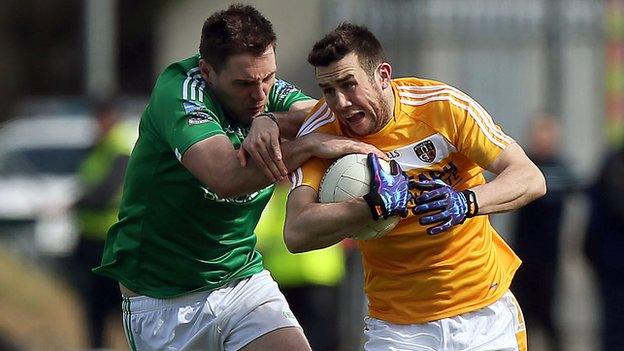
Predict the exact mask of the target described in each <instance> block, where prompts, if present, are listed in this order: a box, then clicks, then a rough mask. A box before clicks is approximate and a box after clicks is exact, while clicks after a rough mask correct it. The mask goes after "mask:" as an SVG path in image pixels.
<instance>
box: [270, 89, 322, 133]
mask: <svg viewBox="0 0 624 351" xmlns="http://www.w3.org/2000/svg"><path fill="white" fill-rule="evenodd" d="M316 102H317V101H316V100H314V99H310V100H303V101H298V102H296V103H294V104H293V105H292V106H291V107H290V110H288V111H284V112H273V114H274V115H275V117H277V123H278V125H279V132H280V137H281V138H282V139H286V140H292V139H294V138H295V137H296V136H297V133H298V132H299V128H301V125H302V124H303V121H304V120H305V118H306V116H307V115H308V113H309V112H310V110H311V109H312V107H313V106H314V105H315V104H316Z"/></svg>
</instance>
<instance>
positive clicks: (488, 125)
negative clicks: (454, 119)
mask: <svg viewBox="0 0 624 351" xmlns="http://www.w3.org/2000/svg"><path fill="white" fill-rule="evenodd" d="M443 87H446V88H450V89H442V90H437V91H435V92H433V93H428V94H414V93H409V92H404V91H400V92H399V96H403V97H407V99H401V102H402V103H404V104H407V105H412V106H418V105H425V104H427V103H429V102H432V101H449V102H450V103H452V104H453V105H455V106H457V107H459V108H461V109H463V110H465V111H467V112H468V114H469V115H470V117H472V119H474V120H475V122H477V125H478V126H479V128H480V129H481V131H482V132H483V134H485V136H486V137H487V138H488V139H489V140H490V141H491V142H492V143H494V144H496V145H497V146H499V147H500V148H504V147H505V145H504V144H502V143H501V141H503V142H506V143H508V144H509V143H512V142H513V139H512V138H510V137H509V136H507V135H505V133H503V132H502V131H501V130H500V129H499V128H498V127H497V126H496V125H495V124H494V121H493V120H492V117H491V116H490V115H489V114H488V113H487V112H486V111H485V110H484V109H483V108H482V107H481V106H480V105H479V104H477V103H476V102H475V101H474V100H472V99H470V98H469V97H468V96H467V95H465V94H463V93H461V92H460V91H458V90H456V89H452V88H451V87H449V86H443ZM406 88H419V87H406ZM399 89H400V90H411V91H414V90H417V89H401V87H399ZM426 90H431V89H426ZM443 94H448V95H443ZM411 99H415V100H411ZM420 99H422V100H420ZM458 100H459V101H458ZM462 100H463V101H462Z"/></svg>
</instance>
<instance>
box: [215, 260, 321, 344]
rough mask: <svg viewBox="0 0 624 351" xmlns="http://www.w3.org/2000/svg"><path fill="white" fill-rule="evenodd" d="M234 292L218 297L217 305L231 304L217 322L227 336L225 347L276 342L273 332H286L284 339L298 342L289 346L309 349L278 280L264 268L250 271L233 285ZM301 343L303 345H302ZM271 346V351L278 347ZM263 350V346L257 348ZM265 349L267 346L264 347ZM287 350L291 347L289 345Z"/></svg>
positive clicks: (293, 342) (291, 342)
mask: <svg viewBox="0 0 624 351" xmlns="http://www.w3.org/2000/svg"><path fill="white" fill-rule="evenodd" d="M235 290H236V293H235V294H229V295H231V296H230V297H229V298H227V299H225V300H223V301H221V303H220V305H224V306H234V308H232V309H231V311H226V312H225V313H223V315H224V316H227V318H223V319H222V320H221V323H220V326H221V330H222V332H223V334H224V335H225V336H226V337H225V341H224V343H223V346H224V350H225V351H233V350H240V349H243V348H244V347H245V346H248V345H254V343H255V342H267V343H270V344H269V345H272V343H275V342H278V340H274V339H275V337H274V335H276V334H277V335H282V334H283V335H285V336H287V337H286V338H285V342H288V344H289V345H290V344H292V345H300V346H299V348H292V350H308V349H309V346H308V342H307V340H306V338H305V336H304V335H303V332H302V331H301V326H300V324H299V321H297V318H295V316H294V315H293V313H292V311H291V310H290V306H288V302H286V299H285V298H284V295H282V293H281V292H280V290H279V288H278V286H277V283H276V282H275V281H274V280H273V278H272V277H271V275H270V274H269V273H268V272H267V271H263V272H261V273H258V274H255V275H253V276H252V277H251V278H249V279H246V280H244V281H242V282H241V283H239V284H238V285H237V286H236V289H235ZM255 345H256V347H257V344H255ZM301 347H303V348H301ZM280 349H281V348H273V349H272V350H271V351H275V350H280ZM259 350H264V348H262V349H259ZM267 350H269V349H268V348H267ZM288 350H290V349H288Z"/></svg>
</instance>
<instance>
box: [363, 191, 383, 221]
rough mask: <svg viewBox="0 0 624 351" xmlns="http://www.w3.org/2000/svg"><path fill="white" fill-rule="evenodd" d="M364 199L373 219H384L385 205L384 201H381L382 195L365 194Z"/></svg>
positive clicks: (374, 193)
mask: <svg viewBox="0 0 624 351" xmlns="http://www.w3.org/2000/svg"><path fill="white" fill-rule="evenodd" d="M363 198H364V201H366V204H367V205H368V208H369V209H370V212H371V216H372V217H373V219H374V220H378V219H379V218H382V217H383V215H384V208H383V207H384V205H383V200H382V199H381V195H379V193H376V192H370V193H368V194H365V195H364V196H363Z"/></svg>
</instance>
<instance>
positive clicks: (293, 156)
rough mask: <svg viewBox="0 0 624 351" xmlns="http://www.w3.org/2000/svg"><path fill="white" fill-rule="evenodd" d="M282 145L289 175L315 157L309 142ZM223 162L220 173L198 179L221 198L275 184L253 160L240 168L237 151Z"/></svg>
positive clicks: (308, 139) (301, 140)
mask: <svg viewBox="0 0 624 351" xmlns="http://www.w3.org/2000/svg"><path fill="white" fill-rule="evenodd" d="M282 145H283V152H282V157H283V159H284V163H285V165H286V167H287V169H288V171H289V172H292V171H294V170H295V169H297V167H299V166H300V165H301V164H302V163H304V162H305V161H307V160H308V159H309V158H310V157H312V155H313V154H312V150H313V145H312V142H311V140H310V138H305V137H304V138H297V139H295V140H292V141H287V142H284V144H282ZM221 160H222V164H221V165H220V167H219V169H218V170H217V171H215V172H212V173H208V172H206V173H207V174H206V176H205V177H203V179H202V177H198V178H200V180H201V181H202V182H203V183H204V184H206V185H207V186H208V187H209V188H210V189H211V190H213V191H215V192H216V193H217V194H218V195H219V196H221V197H224V198H229V197H237V196H242V195H247V194H251V193H253V192H255V191H258V190H260V189H263V188H264V187H266V186H268V185H270V184H271V183H273V180H271V179H269V178H268V177H267V176H266V175H265V174H264V173H263V172H262V171H261V170H260V168H259V167H258V165H257V164H256V163H255V162H254V161H253V160H250V161H249V163H248V164H247V165H246V166H245V167H243V166H241V165H240V163H239V162H238V159H237V158H236V150H234V149H232V150H231V151H229V152H227V153H226V154H225V155H222V157H221ZM194 173H195V172H194ZM213 173H214V174H213Z"/></svg>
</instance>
